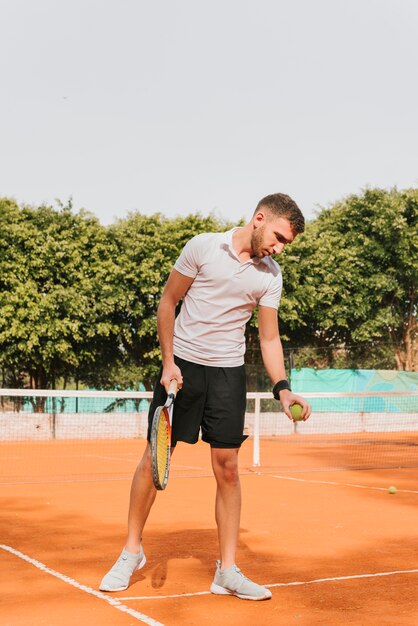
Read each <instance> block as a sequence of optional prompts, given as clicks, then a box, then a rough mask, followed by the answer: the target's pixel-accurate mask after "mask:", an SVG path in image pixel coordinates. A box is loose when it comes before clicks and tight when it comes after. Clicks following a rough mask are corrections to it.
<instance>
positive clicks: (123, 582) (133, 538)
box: [100, 444, 157, 591]
mask: <svg viewBox="0 0 418 626" xmlns="http://www.w3.org/2000/svg"><path fill="white" fill-rule="evenodd" d="M156 494H157V492H156V490H155V487H154V484H153V482H152V472H151V455H150V449H149V444H147V447H146V449H145V452H144V454H143V456H142V459H141V461H140V462H139V464H138V467H137V468H136V471H135V474H134V477H133V480H132V485H131V496H130V504H129V514H128V536H127V540H126V546H125V548H124V549H123V550H122V553H121V555H120V556H119V558H118V560H117V561H116V563H115V564H114V565H113V567H112V568H111V569H110V570H109V571H108V573H107V574H106V576H105V577H104V578H103V580H102V582H101V583H100V590H101V591H122V590H123V589H126V588H127V587H128V586H129V581H130V578H131V576H132V574H133V572H134V571H135V570H137V569H140V568H141V567H143V566H144V565H145V562H146V558H145V555H144V552H143V550H142V547H141V538H142V531H143V529H144V526H145V522H146V521H147V518H148V515H149V512H150V510H151V507H152V505H153V503H154V500H155V496H156Z"/></svg>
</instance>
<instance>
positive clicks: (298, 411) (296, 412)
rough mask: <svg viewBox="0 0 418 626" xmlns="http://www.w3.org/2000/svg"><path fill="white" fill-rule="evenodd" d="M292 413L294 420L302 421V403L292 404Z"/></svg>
mask: <svg viewBox="0 0 418 626" xmlns="http://www.w3.org/2000/svg"><path fill="white" fill-rule="evenodd" d="M290 414H291V416H292V419H293V421H294V422H300V420H301V419H303V418H302V406H301V405H300V404H296V403H295V404H292V406H291V407H290Z"/></svg>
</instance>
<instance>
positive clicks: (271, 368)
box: [258, 306, 311, 420]
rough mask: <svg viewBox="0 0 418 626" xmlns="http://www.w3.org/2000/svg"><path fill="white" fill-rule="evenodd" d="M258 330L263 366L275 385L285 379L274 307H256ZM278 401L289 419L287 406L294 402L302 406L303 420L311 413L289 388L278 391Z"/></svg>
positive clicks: (302, 400)
mask: <svg viewBox="0 0 418 626" xmlns="http://www.w3.org/2000/svg"><path fill="white" fill-rule="evenodd" d="M258 332H259V335H260V347H261V355H262V357H263V363H264V367H265V368H266V371H267V374H268V375H269V376H270V379H271V381H272V383H273V385H275V384H276V383H277V382H278V381H279V380H285V379H286V369H285V366H284V356H283V347H282V342H281V340H280V333H279V322H278V319H277V311H276V309H274V308H273V307H268V306H259V307H258ZM280 402H281V403H282V406H283V410H284V412H285V413H286V415H287V416H288V418H289V419H292V415H291V413H290V410H289V407H290V406H291V405H292V404H295V403H297V404H300V405H301V406H302V418H303V419H304V420H307V419H308V417H309V416H310V414H311V407H310V405H309V404H308V402H306V400H304V399H303V398H302V397H301V396H298V395H296V394H295V393H293V392H292V391H290V390H289V389H282V390H281V391H280Z"/></svg>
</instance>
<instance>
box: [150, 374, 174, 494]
mask: <svg viewBox="0 0 418 626" xmlns="http://www.w3.org/2000/svg"><path fill="white" fill-rule="evenodd" d="M176 394H177V380H172V381H171V382H170V386H169V388H168V392H167V400H166V402H165V404H164V406H158V407H157V408H156V409H155V412H154V417H153V418H152V426H151V436H150V447H151V468H152V480H153V483H154V486H155V488H156V489H159V490H161V489H165V488H166V485H167V481H168V473H169V471H170V454H171V422H172V419H173V403H174V400H175V398H176Z"/></svg>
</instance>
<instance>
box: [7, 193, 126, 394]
mask: <svg viewBox="0 0 418 626" xmlns="http://www.w3.org/2000/svg"><path fill="white" fill-rule="evenodd" d="M0 227H1V231H2V239H1V243H0V355H1V356H0V360H1V363H2V365H3V367H4V368H7V369H8V370H9V371H16V372H22V370H23V371H25V372H26V373H27V374H28V375H29V376H30V380H31V386H34V387H36V388H48V387H50V386H52V387H54V386H55V381H56V380H57V378H58V377H63V378H64V379H68V378H69V377H73V378H79V377H80V376H81V375H82V374H83V372H85V371H86V370H91V369H92V368H94V366H95V364H96V363H97V362H98V361H99V360H100V359H101V358H103V357H104V356H105V357H106V359H107V360H109V359H110V355H114V354H115V352H116V349H117V342H116V337H117V330H118V329H117V328H116V326H115V325H114V321H113V317H112V316H113V312H114V308H115V301H114V295H115V293H114V284H113V281H112V275H113V270H114V265H113V260H112V255H111V253H110V246H109V242H108V240H107V233H106V229H105V228H104V227H103V226H101V225H100V223H99V221H98V220H97V219H96V218H94V217H93V216H91V215H90V214H88V213H87V212H85V211H81V212H79V213H78V214H74V213H73V211H72V207H71V203H69V204H68V206H66V207H62V208H61V209H59V210H57V209H54V208H52V207H49V206H40V207H38V208H32V207H23V208H19V207H18V206H17V204H16V203H14V202H13V201H10V200H7V199H6V200H5V199H3V200H1V201H0Z"/></svg>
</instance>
